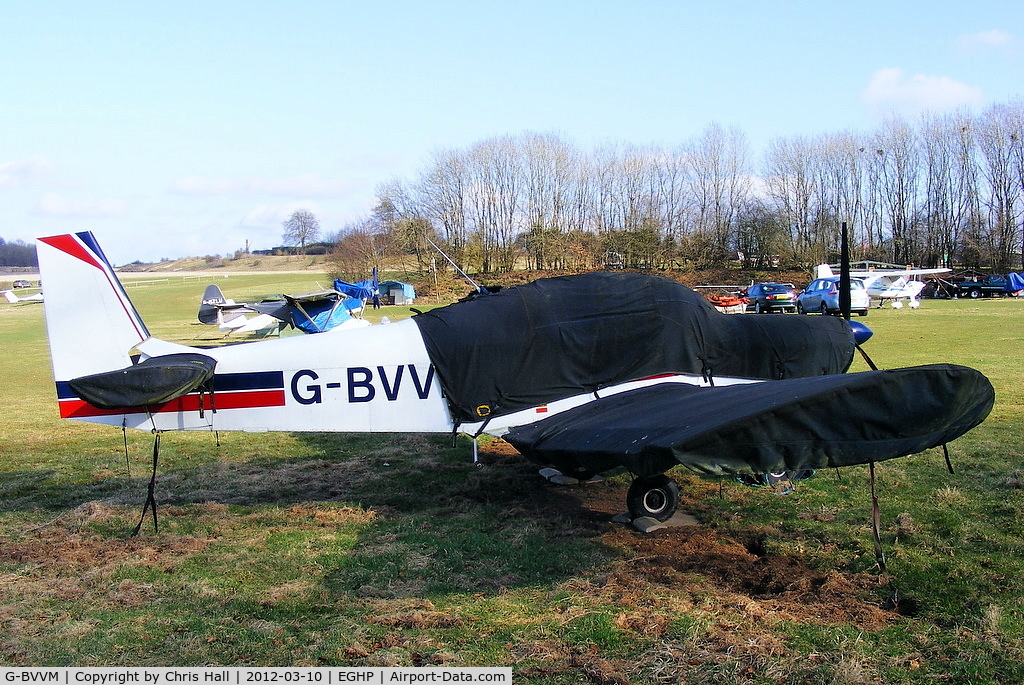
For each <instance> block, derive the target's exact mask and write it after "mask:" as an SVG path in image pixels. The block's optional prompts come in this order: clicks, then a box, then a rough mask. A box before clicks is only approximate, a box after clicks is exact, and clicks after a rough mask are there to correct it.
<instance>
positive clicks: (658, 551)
mask: <svg viewBox="0 0 1024 685" xmlns="http://www.w3.org/2000/svg"><path fill="white" fill-rule="evenodd" d="M487 451H488V453H489V454H490V455H493V456H492V458H496V459H502V460H505V461H512V460H514V459H515V458H516V457H515V456H513V455H515V454H516V452H515V450H514V449H513V448H512V447H511V446H510V445H507V444H505V443H501V442H496V443H494V444H493V445H489V446H488V448H487ZM627 487H628V486H627V485H624V484H622V483H616V482H614V481H612V482H605V483H597V484H591V485H582V486H570V487H566V488H562V490H563V492H564V493H571V494H572V496H569V497H557V498H555V497H552V498H549V500H548V502H547V503H546V504H547V506H550V507H555V508H557V509H559V512H558V514H559V515H562V516H565V517H571V516H577V517H579V516H581V515H582V518H581V519H580V520H579V523H580V524H581V527H583V528H587V527H590V526H592V525H593V522H594V519H595V518H597V519H601V520H603V521H604V522H606V526H605V527H604V528H602V532H600V533H598V536H599V539H600V540H601V541H602V542H603V543H604V544H606V545H608V546H609V547H612V548H614V549H617V550H620V551H621V552H622V558H621V559H620V560H619V561H617V562H615V564H614V565H613V567H612V571H611V573H610V574H609V575H608V576H606V577H604V578H602V579H600V580H599V581H588V582H591V583H593V584H594V585H595V587H592V588H589V590H591V591H597V592H600V593H602V594H605V595H606V596H607V595H608V594H612V595H615V597H614V598H612V599H613V600H614V601H615V602H616V603H617V604H618V605H620V606H622V607H623V608H625V609H627V610H628V609H631V608H633V609H635V610H636V611H637V612H638V613H636V614H635V615H634V614H631V613H629V611H627V612H626V613H624V614H623V615H622V616H620V617H619V618H620V620H621V621H623V622H624V624H625V625H630V624H635V625H632V626H631V627H634V628H636V629H637V630H639V631H640V632H645V633H654V634H658V633H660V632H661V630H663V628H664V626H663V625H661V624H662V623H664V619H663V618H662V619H659V618H658V615H657V614H654V613H651V612H650V611H649V609H651V608H652V607H649V606H645V605H644V603H645V602H649V601H650V597H652V596H658V597H661V598H662V599H664V597H665V592H664V591H665V590H668V591H676V592H680V593H682V594H680V595H677V599H679V601H681V602H682V603H683V604H686V603H687V601H689V600H685V599H681V598H682V597H683V596H684V595H685V596H687V597H690V598H691V599H692V601H694V602H696V601H698V600H697V599H695V598H696V597H697V596H698V595H705V596H706V595H708V594H712V595H718V596H720V597H721V598H722V601H724V602H726V603H729V604H732V605H736V606H740V608H741V610H742V612H743V613H745V614H749V615H753V616H757V617H763V618H766V619H769V620H770V621H772V622H774V621H777V620H787V621H795V622H798V623H815V624H819V625H855V626H857V627H858V628H861V629H864V630H878V629H881V628H882V627H884V626H885V625H886V624H888V623H889V622H890V621H892V620H894V619H896V618H897V617H898V614H897V613H896V612H894V611H889V610H887V609H884V608H882V600H880V598H879V597H878V596H877V595H876V591H877V589H878V588H879V587H880V586H882V585H885V584H886V583H887V582H888V580H887V578H885V577H879V576H875V575H871V574H866V573H861V574H850V573H843V572H840V571H837V570H825V571H822V570H818V569H815V568H812V567H811V566H810V565H809V564H808V563H807V562H806V561H805V560H803V559H801V558H799V557H795V556H790V555H785V554H776V553H772V552H770V551H769V550H768V549H767V544H766V542H767V537H768V534H769V533H768V532H766V531H762V530H758V529H756V528H752V529H750V530H747V531H744V532H742V533H740V534H734V535H732V536H730V535H726V534H723V533H719V532H717V531H715V530H714V529H713V528H712V527H710V526H704V525H698V526H682V527H678V528H667V529H662V530H658V531H655V532H653V533H647V534H645V533H640V532H638V531H635V530H633V529H632V528H631V527H628V526H624V525H618V524H611V523H610V521H611V518H612V517H613V516H614V515H616V514H618V513H620V512H622V511H624V510H625V501H626V490H627ZM698 487H699V488H700V491H699V492H694V490H693V488H686V487H683V488H681V491H682V492H681V501H680V509H682V510H686V508H687V506H693V505H694V504H695V503H696V501H697V498H699V497H703V496H705V495H706V494H707V491H708V489H709V488H714V487H715V486H714V485H713V484H708V483H704V484H702V485H701V486H698ZM687 498H690V499H689V500H688V499H687ZM588 513H589V516H588ZM588 519H589V521H588ZM659 587H660V588H661V590H660V591H659V590H658V589H657V588H659ZM645 597H646V598H647V599H645ZM676 609H678V610H680V611H685V610H687V607H686V606H682V605H681V606H679V607H676Z"/></svg>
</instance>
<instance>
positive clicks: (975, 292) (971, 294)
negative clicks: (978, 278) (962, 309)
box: [967, 288, 981, 300]
mask: <svg viewBox="0 0 1024 685" xmlns="http://www.w3.org/2000/svg"><path fill="white" fill-rule="evenodd" d="M967 297H969V298H971V299H972V300H976V299H978V298H979V297H981V291H980V290H978V289H977V288H972V289H971V290H970V292H968V293H967Z"/></svg>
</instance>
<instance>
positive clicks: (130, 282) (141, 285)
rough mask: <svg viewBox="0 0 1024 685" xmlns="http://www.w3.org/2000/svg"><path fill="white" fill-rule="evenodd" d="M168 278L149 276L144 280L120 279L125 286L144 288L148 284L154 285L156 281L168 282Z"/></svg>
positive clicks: (169, 280)
mask: <svg viewBox="0 0 1024 685" xmlns="http://www.w3.org/2000/svg"><path fill="white" fill-rule="evenodd" d="M170 282H171V279H169V278H150V279H146V280H145V281H134V280H131V279H124V280H122V281H121V285H123V286H124V287H125V288H145V287H147V286H150V285H156V284H157V283H170Z"/></svg>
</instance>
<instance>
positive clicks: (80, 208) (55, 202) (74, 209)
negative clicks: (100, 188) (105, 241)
mask: <svg viewBox="0 0 1024 685" xmlns="http://www.w3.org/2000/svg"><path fill="white" fill-rule="evenodd" d="M33 211H34V212H35V213H36V214H43V215H46V216H61V217H70V218H82V219H96V218H104V217H119V216H124V215H125V214H127V213H128V204H127V203H126V202H125V201H124V200H118V199H114V198H96V197H83V198H67V197H62V196H60V195H57V194H56V193H44V194H43V196H42V197H41V198H39V203H38V204H37V205H36V206H35V207H34V209H33Z"/></svg>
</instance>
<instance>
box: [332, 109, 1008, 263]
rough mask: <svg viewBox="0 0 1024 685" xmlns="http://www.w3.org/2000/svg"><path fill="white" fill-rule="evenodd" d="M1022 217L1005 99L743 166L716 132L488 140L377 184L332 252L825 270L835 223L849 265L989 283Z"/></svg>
mask: <svg viewBox="0 0 1024 685" xmlns="http://www.w3.org/2000/svg"><path fill="white" fill-rule="evenodd" d="M1022 216H1024V103H1020V102H1017V103H1012V104H1000V105H995V106H992V107H990V108H989V109H988V110H986V111H984V112H983V113H981V114H978V115H972V114H969V113H967V112H960V113H954V114H942V115H927V116H924V117H922V118H920V119H919V120H916V121H908V120H906V119H900V118H893V119H890V120H887V121H886V122H884V123H883V124H881V125H880V126H879V127H878V128H877V129H876V130H873V131H870V132H867V133H851V132H846V133H836V134H827V135H822V136H819V137H813V138H812V137H803V136H796V137H790V138H777V139H774V140H772V141H771V142H770V144H769V145H768V146H767V149H766V150H765V151H764V153H763V154H762V155H761V158H760V159H759V160H757V161H756V163H755V160H753V159H752V154H751V151H750V146H749V144H748V142H747V140H746V137H745V135H744V134H743V133H742V132H741V131H740V130H738V129H736V128H727V127H723V126H720V125H718V124H711V125H709V126H708V127H706V128H705V130H704V131H703V132H702V133H701V134H700V135H698V136H696V137H695V138H693V139H691V140H688V141H685V142H683V143H680V144H678V145H676V146H674V147H663V146H638V145H632V144H625V143H610V144H605V145H601V146H598V147H596V148H595V149H593V150H587V151H585V150H583V149H581V148H580V147H578V146H577V145H575V144H574V143H572V142H570V141H568V140H566V139H565V138H563V137H562V136H560V135H557V134H538V133H524V134H520V135H509V136H502V137H497V138H493V139H490V140H485V141H483V142H480V143H477V144H475V145H473V146H471V147H469V148H468V149H455V150H439V151H435V152H434V153H433V154H432V155H431V157H430V158H429V160H428V161H427V163H426V165H425V166H424V168H423V169H422V170H420V171H419V173H418V174H416V176H415V177H414V178H411V179H400V178H398V179H393V180H391V181H388V182H386V183H384V184H382V185H380V186H379V187H378V188H377V203H376V206H375V209H374V211H373V213H372V215H371V216H370V217H368V218H366V219H364V220H361V221H359V222H355V223H353V224H351V225H349V226H346V227H345V228H344V229H343V230H342V231H341V232H340V233H339V234H338V236H337V239H338V240H339V241H341V243H342V244H341V245H340V248H341V249H340V250H339V251H338V252H345V251H348V252H349V257H350V260H363V262H364V263H365V264H369V263H371V261H369V260H373V259H379V258H380V257H381V256H383V255H387V254H396V253H401V254H406V255H410V256H411V257H413V258H415V259H416V262H417V266H418V267H419V268H420V269H426V268H428V267H429V266H430V264H431V262H432V260H433V259H435V258H436V256H437V252H436V251H435V250H434V249H433V248H432V247H431V246H430V243H429V242H428V241H433V242H435V243H438V244H439V245H440V246H441V247H442V248H443V249H444V250H445V251H446V252H447V253H448V254H449V255H450V256H451V257H452V259H454V260H455V261H456V262H458V263H459V264H461V265H463V266H464V267H466V268H468V269H469V270H473V271H480V272H490V271H508V270H511V269H513V268H514V267H517V266H527V267H528V268H534V269H586V268H595V267H600V266H619V265H621V266H625V267H650V268H707V267H713V266H721V265H724V264H727V263H729V262H730V261H734V260H737V259H738V260H741V261H742V262H744V263H746V264H753V265H758V264H760V265H765V264H779V263H781V264H782V265H783V266H791V267H800V268H803V267H806V266H809V265H813V264H817V263H820V262H823V261H834V260H835V259H836V258H837V254H838V250H839V226H840V225H841V224H842V223H844V222H845V223H846V224H847V225H848V226H849V230H850V235H851V245H852V246H853V252H854V258H855V259H871V260H877V261H883V262H891V263H897V264H915V265H919V266H959V267H965V268H991V269H994V270H998V271H1006V270H1011V269H1014V268H1021V267H1022V266H1024V264H1022V260H1024V255H1022V252H1021V248H1022V239H1024V224H1022ZM346 243H347V247H346ZM372 263H377V262H372ZM352 268H353V269H355V268H356V267H355V266H354V265H353V266H352ZM358 268H359V269H360V270H362V271H365V268H364V267H363V266H359V267H358Z"/></svg>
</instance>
